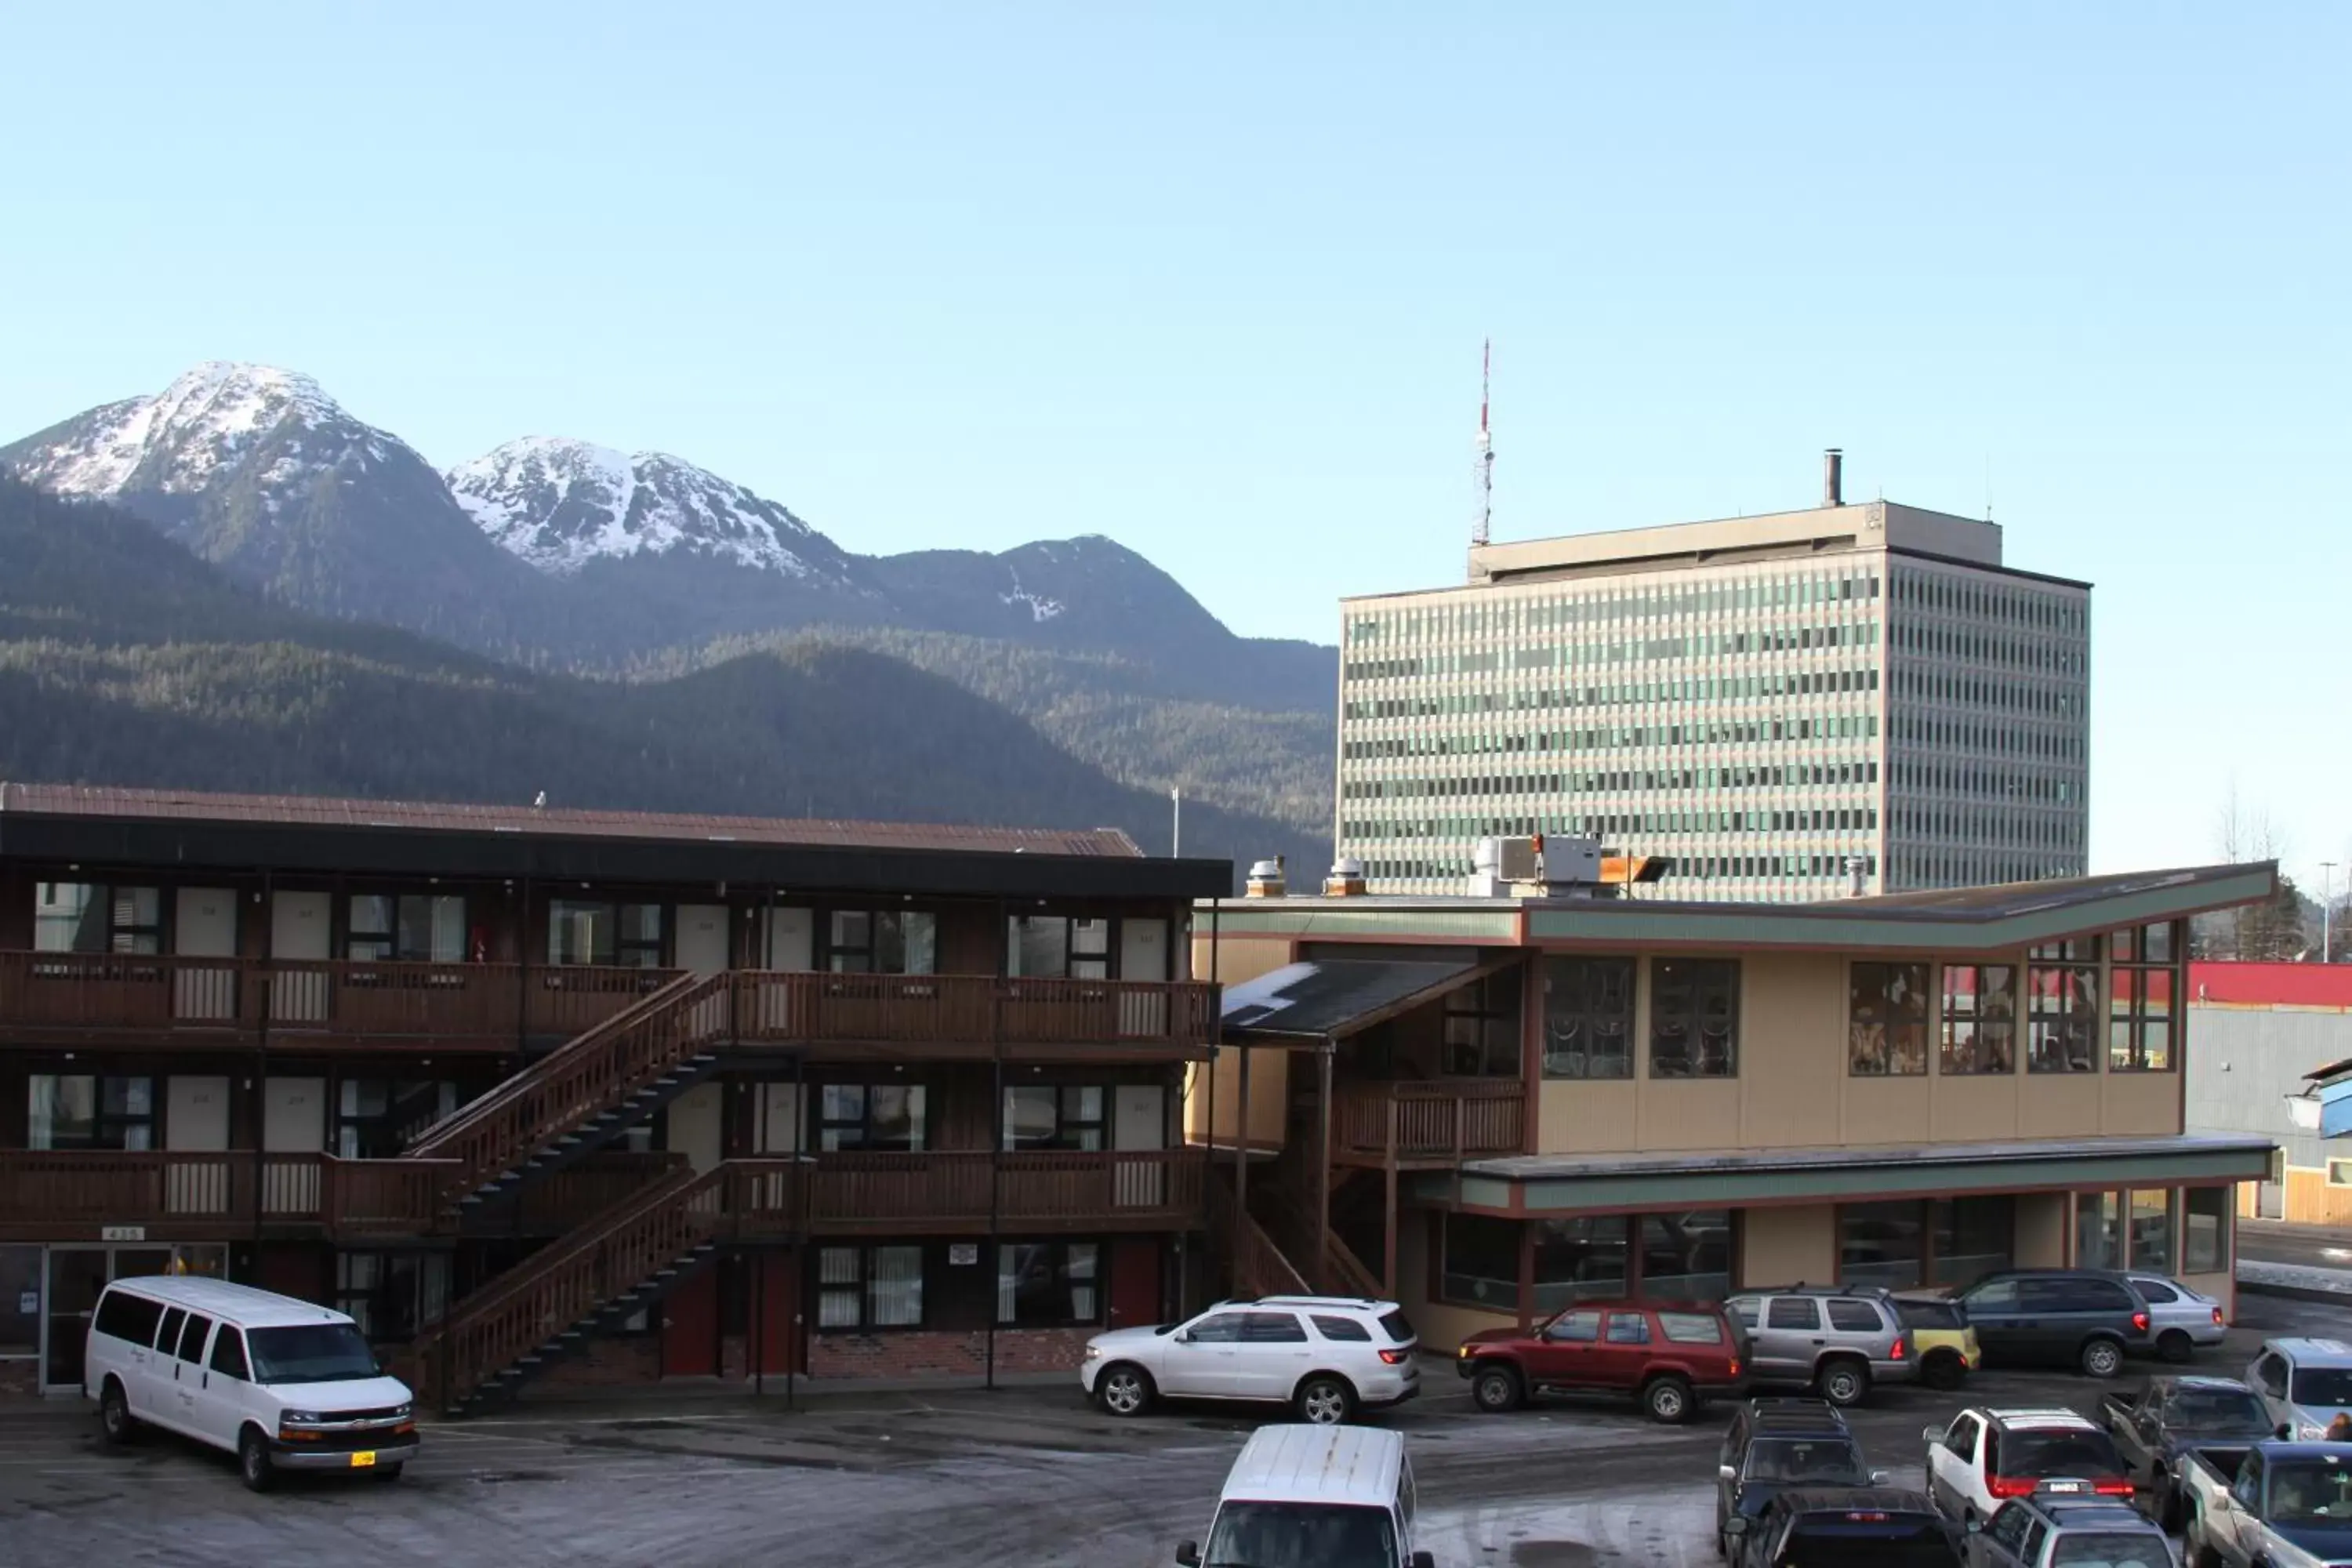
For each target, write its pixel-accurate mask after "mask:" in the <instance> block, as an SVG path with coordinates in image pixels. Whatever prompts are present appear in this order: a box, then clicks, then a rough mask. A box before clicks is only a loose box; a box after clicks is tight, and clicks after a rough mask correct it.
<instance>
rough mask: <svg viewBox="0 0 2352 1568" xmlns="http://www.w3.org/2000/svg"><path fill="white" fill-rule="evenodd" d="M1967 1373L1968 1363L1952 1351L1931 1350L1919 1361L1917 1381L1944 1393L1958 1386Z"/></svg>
mask: <svg viewBox="0 0 2352 1568" xmlns="http://www.w3.org/2000/svg"><path fill="white" fill-rule="evenodd" d="M1968 1375H1969V1363H1966V1362H1964V1361H1962V1360H1961V1359H1960V1358H1959V1356H1958V1354H1957V1353H1956V1352H1952V1351H1936V1352H1931V1353H1930V1354H1929V1355H1928V1357H1927V1360H1926V1361H1923V1362H1921V1363H1919V1381H1920V1382H1922V1383H1924V1384H1927V1386H1928V1387H1930V1388H1933V1389H1936V1390H1938V1391H1939V1392H1941V1393H1945V1394H1949V1393H1950V1392H1951V1391H1952V1390H1953V1389H1956V1388H1958V1387H1959V1385H1960V1384H1961V1383H1962V1382H1963V1381H1965V1380H1966V1379H1967V1377H1968Z"/></svg>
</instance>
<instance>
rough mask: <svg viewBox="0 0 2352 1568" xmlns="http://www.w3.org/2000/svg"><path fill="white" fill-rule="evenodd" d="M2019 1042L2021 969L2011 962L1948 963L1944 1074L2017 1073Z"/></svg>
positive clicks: (1945, 979) (1946, 974)
mask: <svg viewBox="0 0 2352 1568" xmlns="http://www.w3.org/2000/svg"><path fill="white" fill-rule="evenodd" d="M2016 1039H2017V970H2016V968H2015V967H2014V966H2013V965H2011V964H2006V963H1988V964H1965V963H1948V964H1946V965H1945V966H1944V1039H1943V1071H1944V1076H1945V1077H1947V1078H1958V1077H1962V1076H1965V1075H1969V1074H1979V1073H2009V1072H2012V1071H2014V1070H2015V1069H2016V1066H2017V1056H2016Z"/></svg>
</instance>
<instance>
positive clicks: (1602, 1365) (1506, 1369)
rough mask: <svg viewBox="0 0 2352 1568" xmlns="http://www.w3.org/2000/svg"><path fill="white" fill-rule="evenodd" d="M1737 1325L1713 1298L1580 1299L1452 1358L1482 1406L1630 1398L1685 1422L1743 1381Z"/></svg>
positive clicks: (1656, 1415) (1467, 1345)
mask: <svg viewBox="0 0 2352 1568" xmlns="http://www.w3.org/2000/svg"><path fill="white" fill-rule="evenodd" d="M1747 1360H1748V1350H1747V1342H1746V1340H1745V1339H1744V1338H1743V1337H1742V1335H1741V1332H1740V1329H1739V1324H1738V1320H1737V1319H1734V1318H1732V1317H1731V1316H1729V1315H1728V1314H1727V1313H1726V1312H1725V1311H1724V1310H1723V1308H1722V1307H1721V1305H1719V1304H1718V1303H1717V1302H1713V1301H1580V1302H1578V1303H1577V1304H1576V1305H1575V1306H1573V1307H1570V1308H1569V1309H1568V1310H1566V1311H1564V1312H1562V1313H1560V1314H1559V1316H1558V1317H1556V1318H1554V1319H1552V1320H1551V1321H1549V1322H1548V1323H1545V1324H1544V1325H1542V1326H1541V1327H1540V1328H1538V1329H1536V1330H1535V1331H1533V1332H1531V1333H1521V1332H1519V1331H1517V1330H1516V1329H1489V1330H1487V1331H1485V1332H1484V1333H1477V1334H1473V1335H1471V1336H1470V1338H1468V1339H1467V1340H1465V1341H1464V1342H1462V1348H1461V1350H1460V1351H1458V1352H1455V1354H1454V1371H1455V1372H1457V1373H1460V1374H1461V1375H1463V1376H1464V1377H1466V1378H1468V1379H1469V1380H1470V1397H1471V1398H1472V1399H1474V1400H1475V1401H1476V1402H1477V1405H1478V1408H1479V1409H1481V1410H1496V1411H1499V1410H1513V1409H1517V1407H1518V1405H1519V1404H1520V1403H1521V1402H1522V1401H1524V1400H1525V1399H1526V1398H1527V1397H1528V1395H1529V1394H1555V1393H1557V1394H1631V1395H1633V1397H1634V1398H1636V1399H1638V1400H1640V1401H1641V1405H1642V1408H1643V1409H1644V1410H1646V1411H1648V1412H1649V1413H1650V1416H1651V1419H1653V1420H1656V1421H1687V1420H1689V1419H1690V1417H1691V1413H1692V1412H1693V1411H1695V1410H1696V1409H1697V1408H1698V1402H1699V1401H1700V1400H1701V1399H1702V1398H1706V1397H1708V1396H1723V1397H1732V1396H1736V1395H1737V1394H1739V1392H1740V1391H1741V1389H1742V1388H1743V1387H1744V1386H1745V1385H1746V1382H1747Z"/></svg>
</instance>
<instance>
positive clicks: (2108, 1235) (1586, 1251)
mask: <svg viewBox="0 0 2352 1568" xmlns="http://www.w3.org/2000/svg"><path fill="white" fill-rule="evenodd" d="M2274 885H2275V868H2273V866H2270V865H2267V864H2264V865H2249V866H2219V867H2210V868H2199V869H2189V870H2177V871H2160V872H2149V873H2143V874H2137V875H2127V876H2102V877H2089V878H2082V879H2070V880H2059V881H2046V882H2040V883H2034V884H2030V885H2022V886H2003V887H1990V888H1981V889H1956V890H1952V891H1947V892H1937V893H1915V894H1907V895H1906V894H1897V895H1885V896H1874V897H1858V898H1851V899H1846V900H1828V901H1822V902H1814V903H1804V904H1741V903H1703V902H1676V901H1670V900H1663V899H1660V900H1653V899H1651V898H1648V897H1643V898H1641V899H1606V898H1576V899H1570V898H1560V897H1556V896H1555V897H1539V898H1532V899H1524V900H1512V899H1491V898H1471V897H1458V898H1448V897H1382V896H1378V895H1374V896H1370V897H1361V896H1359V897H1352V898H1349V897H1301V896H1280V897H1266V898H1262V899H1260V898H1252V899H1247V900H1241V901H1238V902H1234V903H1229V904H1227V905H1225V906H1224V907H1223V909H1221V910H1217V911H1215V913H1214V915H1213V918H1212V916H1211V915H1210V913H1209V912H1208V911H1202V912H1201V913H1200V915H1199V916H1198V917H1197V918H1196V921H1195V925H1194V933H1195V942H1197V943H1199V944H1200V945H1201V946H1202V948H1203V950H1204V951H1203V952H1202V955H1201V956H1199V957H1197V958H1196V960H1195V963H1196V966H1199V967H1202V968H1203V969H1205V968H1206V967H1207V966H1208V965H1209V964H1210V963H1212V962H1213V963H1214V965H1215V969H1216V973H1217V974H1218V976H1219V978H1220V980H1221V981H1222V983H1223V987H1224V991H1223V1010H1224V1021H1225V1039H1226V1042H1227V1043H1226V1045H1225V1047H1223V1049H1222V1050H1221V1052H1220V1053H1219V1055H1218V1057H1217V1058H1215V1059H1214V1061H1213V1063H1211V1064H1210V1065H1209V1066H1207V1067H1205V1068H1194V1069H1193V1072H1194V1093H1193V1095H1192V1099H1191V1100H1189V1101H1188V1115H1189V1117H1190V1121H1191V1124H1192V1130H1193V1136H1194V1137H1195V1138H1196V1139H1197V1140H1202V1141H1209V1127H1208V1122H1209V1120H1210V1117H1211V1114H1212V1110H1211V1108H1213V1113H1214V1119H1215V1123H1216V1126H1215V1135H1214V1139H1213V1142H1214V1143H1215V1145H1216V1151H1217V1157H1218V1161H1217V1172H1216V1177H1215V1179H1214V1180H1213V1183H1212V1185H1213V1188H1215V1189H1216V1190H1217V1191H1218V1192H1219V1193H1220V1194H1222V1193H1223V1192H1226V1191H1228V1190H1229V1189H1230V1188H1231V1186H1233V1185H1234V1184H1235V1183H1236V1182H1237V1181H1243V1182H1245V1183H1246V1185H1247V1190H1246V1194H1245V1195H1244V1200H1243V1202H1244V1206H1245V1208H1246V1210H1247V1211H1248V1214H1249V1215H1250V1216H1251V1221H1252V1223H1251V1225H1250V1226H1244V1232H1243V1245H1242V1247H1241V1248H1240V1251H1239V1258H1240V1268H1241V1272H1242V1276H1243V1281H1242V1282H1243V1284H1244V1288H1253V1289H1255V1288H1265V1287H1266V1286H1269V1285H1286V1286H1295V1284H1296V1283H1297V1282H1300V1281H1303V1282H1306V1283H1311V1284H1314V1285H1318V1286H1321V1287H1325V1288H1337V1289H1349V1290H1352V1291H1360V1292H1363V1293H1366V1294H1379V1295H1389V1294H1391V1293H1392V1294H1393V1295H1394V1296H1395V1297H1396V1299H1397V1300H1400V1301H1402V1303H1403V1304H1404V1305H1405V1306H1406V1307H1407V1309H1408V1310H1409V1311H1410V1313H1411V1315H1412V1319H1413V1321H1415V1322H1416V1323H1418V1324H1419V1325H1420V1327H1421V1330H1422V1332H1423V1337H1424V1338H1425V1339H1426V1340H1427V1341H1428V1342H1431V1343H1433V1344H1437V1345H1440V1346H1443V1345H1444V1344H1445V1343H1447V1342H1451V1341H1453V1340H1454V1338H1455V1337H1456V1336H1458V1335H1461V1334H1465V1333H1467V1332H1469V1331H1472V1330H1475V1329H1480V1328H1486V1327H1490V1326H1496V1325H1501V1324H1506V1323H1510V1322H1514V1321H1516V1322H1518V1323H1526V1322H1528V1321H1529V1320H1530V1319H1534V1318H1538V1317H1540V1316H1543V1315H1547V1314H1549V1313H1550V1312H1552V1311H1554V1310H1558V1309H1559V1308H1560V1307H1561V1306H1563V1305H1565V1304H1567V1303H1568V1302H1570V1301H1572V1300H1576V1299H1578V1298H1580V1297H1591V1296H1615V1295H1620V1294H1625V1293H1646V1294H1650V1295H1656V1296H1672V1297H1710V1298H1720V1297H1722V1296H1724V1295H1725V1294H1726V1293H1727V1292H1729V1291H1732V1290H1734V1289H1745V1288H1755V1287H1761V1286H1769V1285H1775V1284H1788V1283H1791V1282H1796V1281H1805V1282H1811V1283H1822V1282H1828V1281H1840V1282H1864V1283H1881V1284H1886V1285H1890V1286H1911V1285H1954V1284H1965V1283H1967V1282H1969V1280H1971V1279H1975V1278H1976V1277H1977V1276H1979V1274H1982V1273H1984V1272H1986V1271H1988V1270H1990V1269H1994V1268H2003V1267H2007V1266H2010V1265H2019V1266H2027V1265H2083V1266H2094V1265H2096V1266H2122V1265H2126V1264H2127V1265H2129V1266H2132V1267H2137V1268H2158V1269H2161V1270H2164V1271H2165V1272H2168V1273H2171V1274H2175V1275H2178V1276H2179V1277H2181V1278H2182V1279H2187V1280H2189V1281H2191V1282H2193V1283H2194V1284H2196V1285H2197V1286H2198V1287H2199V1288H2200V1289H2205V1290H2207V1291H2210V1292H2211V1293H2212V1294H2214V1295H2215V1296H2217V1297H2219V1298H2221V1300H2233V1297H2232V1291H2231V1271H2232V1252H2233V1247H2234V1236H2233V1230H2232V1215H2234V1214H2235V1212H2236V1206H2237V1205H2236V1202H2235V1197H2234V1194H2233V1192H2232V1188H2233V1187H2234V1186H2235V1184H2239V1183H2242V1182H2255V1181H2260V1180H2263V1179H2264V1178H2265V1177H2266V1176H2268V1174H2269V1173H2270V1171H2271V1165H2272V1157H2273V1143H2272V1141H2271V1140H2270V1139H2269V1138H2267V1137H2263V1136H2259V1135H2249V1134H2245V1133H2234V1134H2225V1135H2219V1136H2197V1135H2193V1134H2190V1133H2188V1132H2185V1131H2183V1124H2184V1112H2183V1094H2182V1086H2183V1083H2184V1076H2183V1073H2182V1061H2183V1058H2184V1056H2185V1055H2187V1054H2188V1053H2190V1052H2192V1051H2193V1050H2195V1049H2196V1048H2198V1042H2196V1041H2194V1040H2192V1039H2189V1038H2187V1037H2184V1034H2183V1030H2182V1015H2181V1011H2180V1008H2179V996H2180V995H2181V984H2180V982H2181V972H2182V964H2183V962H2184V959H2185V956H2186V936H2187V921H2188V918H2189V916H2190V915H2192V914H2195V913H2197V912H2198V911H2200V910H2208V909H2215V908H2221V907H2224V906H2231V905H2236V904H2241V903H2244V902H2248V901H2251V900H2259V899H2264V898H2267V897H2269V896H2270V893H2271V889H2273V886H2274ZM1208 950H1213V960H1212V957H1211V956H1210V952H1209V951H1208ZM1244 1058H1246V1059H1247V1062H1248V1075H1247V1078H1246V1079H1244V1073H1243V1066H1244ZM1244 1128H1245V1129H1246V1130H1247V1131H1246V1136H1245V1137H1244V1136H1243V1135H1242V1130H1243V1129H1244Z"/></svg>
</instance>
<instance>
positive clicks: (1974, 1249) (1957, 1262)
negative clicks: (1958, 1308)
mask: <svg viewBox="0 0 2352 1568" xmlns="http://www.w3.org/2000/svg"><path fill="white" fill-rule="evenodd" d="M1927 1228H1928V1232H1929V1243H1928V1245H1929V1247H1930V1249H1931V1251H1932V1253H1933V1256H1934V1263H1933V1264H1932V1266H1931V1274H1932V1278H1930V1279H1929V1280H1928V1283H1929V1284H1931V1285H1947V1286H1949V1287H1951V1288H1952V1289H1961V1288H1963V1287H1965V1286H1969V1285H1972V1284H1974V1283H1976V1281H1977V1280H1978V1279H1981V1278H1982V1277H1984V1276H1985V1275H1987V1274H1994V1273H1998V1272H2000V1270H2002V1269H2004V1268H2008V1267H2009V1266H2010V1258H2011V1247H2012V1246H2013V1245H2014V1243H2015V1241H2016V1237H2017V1200H2016V1199H2015V1198H2012V1197H2009V1196H2006V1195H2002V1196H1998V1197H1971V1198H1937V1199H1935V1200H1934V1201H1932V1202H1930V1203H1929V1204H1928V1205H1927Z"/></svg>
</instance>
